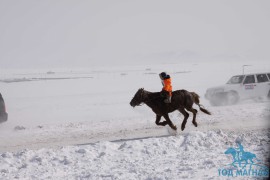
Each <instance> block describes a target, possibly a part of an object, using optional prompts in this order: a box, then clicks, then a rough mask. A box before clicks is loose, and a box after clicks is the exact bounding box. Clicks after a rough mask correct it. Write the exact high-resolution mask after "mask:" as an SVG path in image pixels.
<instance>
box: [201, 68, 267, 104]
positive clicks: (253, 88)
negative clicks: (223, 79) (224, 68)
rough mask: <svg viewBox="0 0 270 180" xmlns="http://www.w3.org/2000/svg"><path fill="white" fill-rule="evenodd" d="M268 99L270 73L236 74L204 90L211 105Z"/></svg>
mask: <svg viewBox="0 0 270 180" xmlns="http://www.w3.org/2000/svg"><path fill="white" fill-rule="evenodd" d="M265 97H267V98H268V99H270V73H257V74H245V75H236V76H233V77H231V78H230V80H229V81H228V82H227V83H226V84H225V85H222V86H218V87H213V88H209V89H207V90H206V94H205V98H206V99H208V100H209V101H210V103H211V104H212V105H216V106H220V105H231V104H236V103H237V102H238V101H239V100H244V99H262V98H265Z"/></svg>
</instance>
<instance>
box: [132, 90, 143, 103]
mask: <svg viewBox="0 0 270 180" xmlns="http://www.w3.org/2000/svg"><path fill="white" fill-rule="evenodd" d="M143 101H144V89H143V88H140V89H139V90H138V91H137V92H136V94H135V95H134V97H133V98H132V100H131V101H130V105H131V106H132V107H135V106H139V105H140V104H141V103H142V102H143Z"/></svg>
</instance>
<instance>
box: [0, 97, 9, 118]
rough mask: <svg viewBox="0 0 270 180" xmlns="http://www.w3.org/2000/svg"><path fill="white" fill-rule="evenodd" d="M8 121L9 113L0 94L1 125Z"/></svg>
mask: <svg viewBox="0 0 270 180" xmlns="http://www.w3.org/2000/svg"><path fill="white" fill-rule="evenodd" d="M7 119H8V113H7V111H6V105H5V101H4V99H3V97H2V94H1V93H0V123H1V122H5V121H7Z"/></svg>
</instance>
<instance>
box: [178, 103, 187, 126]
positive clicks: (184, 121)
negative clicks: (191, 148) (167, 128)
mask: <svg viewBox="0 0 270 180" xmlns="http://www.w3.org/2000/svg"><path fill="white" fill-rule="evenodd" d="M178 110H179V111H180V112H181V113H182V114H183V115H184V120H183V122H182V125H181V130H182V131H183V130H184V129H185V127H186V123H187V119H188V117H189V114H188V113H187V112H186V111H185V109H184V108H180V109H178Z"/></svg>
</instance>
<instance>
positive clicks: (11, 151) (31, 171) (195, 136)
mask: <svg viewBox="0 0 270 180" xmlns="http://www.w3.org/2000/svg"><path fill="white" fill-rule="evenodd" d="M247 63H249V62H247ZM241 68H242V64H241V63H225V62H224V63H213V62H208V63H179V64H166V65H165V64H156V65H151V64H149V65H145V66H140V65H132V66H117V67H108V66H107V67H106V66H103V67H92V68H89V69H87V68H85V69H46V70H45V69H36V70H1V71H0V81H2V82H0V90H1V93H2V95H3V97H4V99H5V101H6V106H7V111H8V113H9V120H8V121H7V122H5V123H2V124H0V137H1V138H0V153H1V154H0V179H14V178H17V179H186V178H189V179H218V178H224V177H222V176H220V175H219V173H218V170H219V169H220V168H222V167H223V166H224V165H226V164H229V163H231V156H228V155H225V154H224V152H225V150H226V149H227V148H229V147H237V145H236V142H239V141H240V142H241V143H242V145H243V146H244V147H245V150H246V151H249V152H252V153H254V154H256V156H257V158H258V159H260V161H261V163H264V164H266V165H267V166H268V167H269V146H270V140H269V138H270V134H269V127H270V126H269V123H270V122H269V121H270V108H269V102H268V101H251V100H249V101H244V102H240V103H239V104H237V105H234V106H223V107H212V106H210V105H209V103H208V102H207V101H206V100H205V99H204V93H205V91H206V89H207V88H208V87H211V86H215V85H220V84H224V83H225V82H226V81H227V80H228V79H229V78H230V77H231V76H232V75H235V74H241V72H242V69H241ZM269 69H270V64H269V63H265V62H264V63H263V62H261V63H256V64H253V67H252V68H250V69H247V71H248V72H250V73H251V72H266V71H267V72H268V71H269ZM164 70H165V71H167V72H168V73H170V74H171V76H172V81H173V82H172V83H173V88H174V89H187V90H189V91H195V92H197V93H198V94H199V95H200V96H201V103H202V104H203V105H204V106H205V107H206V108H207V109H208V110H209V111H211V112H212V113H213V115H211V116H208V115H205V114H203V113H202V112H199V113H198V116H197V122H198V127H197V128H195V127H194V126H193V125H192V123H191V120H188V123H187V126H186V129H185V130H184V131H183V132H182V131H180V128H179V130H178V132H177V135H176V136H171V133H172V132H171V131H170V130H169V128H168V127H158V126H156V125H155V123H154V121H155V115H154V113H153V112H152V111H151V110H150V109H149V108H148V107H147V106H145V105H144V106H140V107H136V108H132V107H131V106H130V105H129V102H130V100H131V99H132V97H133V96H134V94H135V92H136V91H137V90H138V89H139V88H141V87H144V88H145V89H146V90H148V91H153V92H154V91H160V89H161V84H160V80H159V77H158V73H160V72H161V71H164ZM248 72H247V73H248ZM24 80H25V81H24ZM194 107H195V106H194ZM195 108H196V107H195ZM170 117H171V119H172V121H173V122H174V123H175V124H176V125H177V126H178V127H180V124H181V122H182V119H183V116H182V115H180V114H179V113H178V112H174V113H172V114H170ZM244 178H248V177H244ZM251 178H254V177H251Z"/></svg>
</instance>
